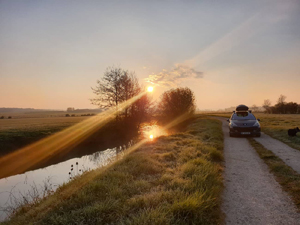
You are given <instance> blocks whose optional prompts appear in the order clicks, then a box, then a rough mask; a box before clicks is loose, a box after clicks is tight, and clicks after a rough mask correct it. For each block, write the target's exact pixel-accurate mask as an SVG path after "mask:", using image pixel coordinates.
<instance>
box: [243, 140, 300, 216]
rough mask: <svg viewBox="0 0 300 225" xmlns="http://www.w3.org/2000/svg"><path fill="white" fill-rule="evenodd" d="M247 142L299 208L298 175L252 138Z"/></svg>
mask: <svg viewBox="0 0 300 225" xmlns="http://www.w3.org/2000/svg"><path fill="white" fill-rule="evenodd" d="M249 142H250V144H251V145H252V146H253V147H254V149H255V150H256V151H257V153H258V155H259V156H260V158H262V159H263V160H264V162H265V163H266V164H267V165H268V167H269V169H270V172H271V173H273V174H274V176H275V179H276V180H277V182H278V183H279V184H280V185H281V186H282V189H283V190H284V191H286V192H287V193H288V194H289V195H290V197H291V198H292V200H293V201H294V203H295V205H296V206H297V208H298V209H299V210H300V175H299V174H298V173H297V172H296V171H294V170H293V169H292V168H291V167H289V166H287V165H286V164H285V163H284V162H283V161H282V160H281V159H280V158H279V157H277V156H276V155H275V154H274V153H273V152H272V151H270V150H268V149H266V148H265V147H264V146H263V145H261V144H260V143H258V142H257V141H255V140H254V139H249Z"/></svg>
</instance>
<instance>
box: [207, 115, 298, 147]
mask: <svg viewBox="0 0 300 225" xmlns="http://www.w3.org/2000/svg"><path fill="white" fill-rule="evenodd" d="M253 114H254V115H255V117H256V118H258V119H260V120H261V121H260V125H261V129H262V132H264V133H266V134H268V135H270V136H271V137H273V138H275V139H278V140H279V141H282V142H284V143H286V144H287V145H289V146H291V147H292V148H295V149H298V150H300V133H298V134H297V136H296V137H290V136H288V133H287V131H288V129H293V128H295V127H299V128H300V114H265V113H253ZM209 115H214V116H221V117H226V118H229V117H230V116H231V113H213V114H209Z"/></svg>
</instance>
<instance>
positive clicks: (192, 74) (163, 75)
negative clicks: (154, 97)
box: [145, 64, 203, 88]
mask: <svg viewBox="0 0 300 225" xmlns="http://www.w3.org/2000/svg"><path fill="white" fill-rule="evenodd" d="M202 77H203V73H202V72H199V71H196V70H194V69H193V68H191V67H189V66H186V65H182V64H177V65H175V68H173V69H172V70H171V71H167V70H165V69H163V71H162V72H160V73H158V74H152V75H149V77H148V78H146V79H145V81H146V82H149V83H151V84H154V85H157V86H162V87H168V88H170V87H171V88H172V87H177V86H178V85H179V84H180V83H181V82H182V81H184V80H187V79H190V78H195V79H199V78H202Z"/></svg>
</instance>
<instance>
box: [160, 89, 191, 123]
mask: <svg viewBox="0 0 300 225" xmlns="http://www.w3.org/2000/svg"><path fill="white" fill-rule="evenodd" d="M195 108H196V106H195V96H194V93H193V92H192V91H191V89H189V88H176V89H171V90H169V91H166V92H164V93H163V95H162V98H161V101H160V103H159V105H158V110H159V113H160V114H161V115H162V116H164V117H167V118H168V119H169V120H171V119H174V118H176V117H178V116H180V115H182V114H184V113H188V114H190V115H192V114H194V112H195Z"/></svg>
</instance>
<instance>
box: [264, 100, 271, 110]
mask: <svg viewBox="0 0 300 225" xmlns="http://www.w3.org/2000/svg"><path fill="white" fill-rule="evenodd" d="M263 107H264V108H265V110H266V112H267V113H271V101H270V99H265V100H264V103H263Z"/></svg>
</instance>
